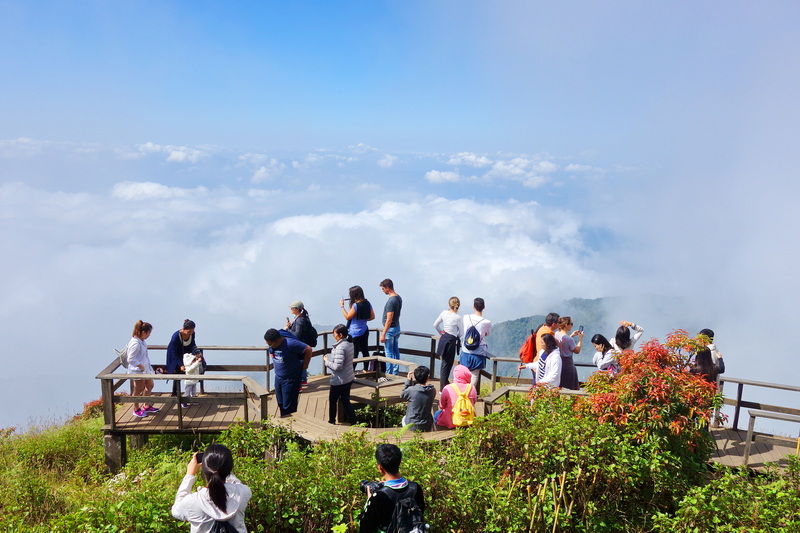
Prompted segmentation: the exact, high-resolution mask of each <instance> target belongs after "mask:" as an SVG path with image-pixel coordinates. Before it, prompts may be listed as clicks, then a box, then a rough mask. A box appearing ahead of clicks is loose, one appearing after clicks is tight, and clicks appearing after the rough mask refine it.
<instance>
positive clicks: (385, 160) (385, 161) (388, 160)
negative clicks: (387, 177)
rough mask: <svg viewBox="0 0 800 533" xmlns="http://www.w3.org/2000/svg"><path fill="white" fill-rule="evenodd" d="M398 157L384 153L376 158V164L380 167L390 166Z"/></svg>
mask: <svg viewBox="0 0 800 533" xmlns="http://www.w3.org/2000/svg"><path fill="white" fill-rule="evenodd" d="M397 160H398V158H397V157H396V156H393V155H391V154H386V155H384V156H383V157H382V158H380V159H379V160H378V166H379V167H381V168H391V167H392V166H394V164H395V163H396V162H397Z"/></svg>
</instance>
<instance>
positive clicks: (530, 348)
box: [519, 326, 542, 363]
mask: <svg viewBox="0 0 800 533" xmlns="http://www.w3.org/2000/svg"><path fill="white" fill-rule="evenodd" d="M540 327H542V326H539V328H540ZM539 328H536V329H532V330H531V336H530V337H528V338H527V339H525V342H523V343H522V346H520V347H519V360H520V361H522V362H523V363H533V357H534V355H535V354H536V331H537V330H538V329H539Z"/></svg>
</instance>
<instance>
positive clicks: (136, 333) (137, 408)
mask: <svg viewBox="0 0 800 533" xmlns="http://www.w3.org/2000/svg"><path fill="white" fill-rule="evenodd" d="M152 332H153V326H152V325H151V324H148V323H147V322H142V321H141V320H140V321H138V322H137V323H136V325H135V326H133V336H132V337H131V340H130V342H128V347H127V348H126V354H127V357H128V374H155V372H154V371H153V365H152V364H150V356H149V355H148V354H147V343H146V342H144V341H145V340H147V338H148V337H150V334H151V333H152ZM131 381H132V383H133V395H134V396H150V394H152V392H153V380H152V379H133V378H132V379H131ZM157 412H158V408H156V407H153V406H152V405H149V404H143V405H139V403H138V402H137V403H134V404H133V416H135V417H138V418H144V417H145V416H147V415H148V414H149V413H157Z"/></svg>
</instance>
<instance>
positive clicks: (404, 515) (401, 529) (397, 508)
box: [381, 481, 428, 533]
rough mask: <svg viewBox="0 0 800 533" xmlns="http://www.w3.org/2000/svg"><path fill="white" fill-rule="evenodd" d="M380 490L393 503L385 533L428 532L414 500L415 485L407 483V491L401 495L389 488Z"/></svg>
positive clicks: (415, 493)
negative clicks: (390, 517)
mask: <svg viewBox="0 0 800 533" xmlns="http://www.w3.org/2000/svg"><path fill="white" fill-rule="evenodd" d="M381 490H383V492H384V494H386V495H387V496H389V498H390V499H391V500H392V501H394V511H393V512H392V519H391V521H390V522H389V527H388V529H387V530H386V533H425V532H426V531H428V524H426V523H425V517H424V515H423V512H422V509H421V508H420V506H419V504H418V503H417V500H416V499H415V496H416V495H417V484H416V483H414V482H413V481H409V482H408V489H407V490H406V491H405V492H404V493H403V494H398V493H397V491H395V490H394V489H390V488H389V487H383V488H382V489H381Z"/></svg>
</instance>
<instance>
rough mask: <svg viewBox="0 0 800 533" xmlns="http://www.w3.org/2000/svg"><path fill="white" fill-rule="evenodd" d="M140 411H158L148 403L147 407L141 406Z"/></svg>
mask: <svg viewBox="0 0 800 533" xmlns="http://www.w3.org/2000/svg"><path fill="white" fill-rule="evenodd" d="M142 411H145V412H148V413H157V412H158V411H159V409H158V407H153V406H152V405H148V406H147V407H142Z"/></svg>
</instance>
